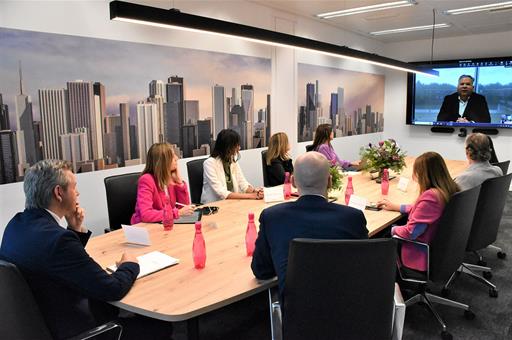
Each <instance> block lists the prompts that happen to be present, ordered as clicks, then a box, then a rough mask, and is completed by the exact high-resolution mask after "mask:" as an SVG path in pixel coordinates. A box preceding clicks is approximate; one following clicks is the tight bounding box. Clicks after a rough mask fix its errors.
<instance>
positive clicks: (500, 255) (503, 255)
mask: <svg viewBox="0 0 512 340" xmlns="http://www.w3.org/2000/svg"><path fill="white" fill-rule="evenodd" d="M496 255H497V256H498V258H499V259H502V260H503V259H504V258H505V257H507V253H505V252H504V251H499V252H498V253H497V254H496Z"/></svg>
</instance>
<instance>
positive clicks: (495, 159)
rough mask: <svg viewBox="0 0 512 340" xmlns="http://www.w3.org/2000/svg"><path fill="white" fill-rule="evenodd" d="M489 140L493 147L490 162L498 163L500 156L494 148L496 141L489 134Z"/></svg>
mask: <svg viewBox="0 0 512 340" xmlns="http://www.w3.org/2000/svg"><path fill="white" fill-rule="evenodd" d="M487 139H488V140H489V147H490V148H491V159H489V163H491V164H496V163H498V162H499V160H498V156H496V150H495V149H494V143H493V142H492V138H491V137H489V136H487Z"/></svg>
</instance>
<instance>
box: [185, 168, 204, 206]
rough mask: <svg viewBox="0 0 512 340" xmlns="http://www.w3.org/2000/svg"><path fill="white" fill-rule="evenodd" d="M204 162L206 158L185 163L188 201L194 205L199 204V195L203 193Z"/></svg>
mask: <svg viewBox="0 0 512 340" xmlns="http://www.w3.org/2000/svg"><path fill="white" fill-rule="evenodd" d="M205 160H206V158H201V159H194V160H193V161H189V162H187V172H188V185H189V187H190V199H191V200H192V203H194V204H201V193H202V192H203V163H204V161H205Z"/></svg>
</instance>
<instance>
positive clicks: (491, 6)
mask: <svg viewBox="0 0 512 340" xmlns="http://www.w3.org/2000/svg"><path fill="white" fill-rule="evenodd" d="M509 7H510V8H512V1H505V2H498V3H494V4H488V5H481V6H472V7H464V8H456V9H450V10H447V11H443V13H444V14H446V15H459V14H467V13H475V12H484V11H491V10H497V9H505V8H509Z"/></svg>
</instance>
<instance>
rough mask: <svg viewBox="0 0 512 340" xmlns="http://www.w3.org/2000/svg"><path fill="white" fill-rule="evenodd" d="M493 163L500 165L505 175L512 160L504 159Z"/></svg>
mask: <svg viewBox="0 0 512 340" xmlns="http://www.w3.org/2000/svg"><path fill="white" fill-rule="evenodd" d="M491 164H492V165H495V166H498V167H500V169H501V171H503V175H506V174H508V167H509V165H510V161H503V162H497V163H491Z"/></svg>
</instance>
